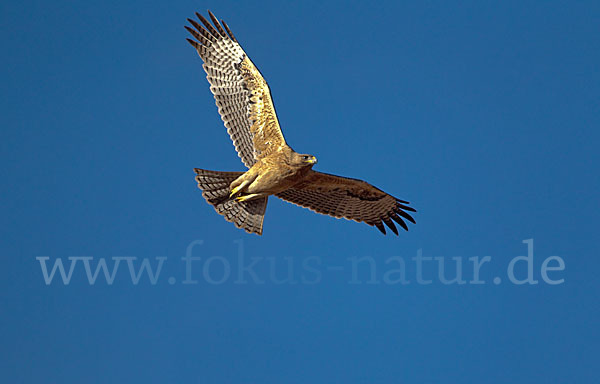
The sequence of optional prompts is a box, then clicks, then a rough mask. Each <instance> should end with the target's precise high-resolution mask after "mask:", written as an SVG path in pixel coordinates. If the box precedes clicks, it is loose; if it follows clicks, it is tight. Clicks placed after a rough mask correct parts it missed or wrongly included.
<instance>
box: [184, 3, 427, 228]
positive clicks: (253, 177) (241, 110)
mask: <svg viewBox="0 0 600 384" xmlns="http://www.w3.org/2000/svg"><path fill="white" fill-rule="evenodd" d="M208 14H209V16H210V19H211V20H212V24H211V23H210V22H209V21H208V20H206V19H205V18H204V17H203V16H202V15H200V14H198V13H196V16H197V17H198V19H199V21H200V23H202V25H200V23H198V22H197V21H196V20H193V19H188V21H189V22H190V23H191V24H192V26H193V27H194V28H191V27H188V26H186V27H185V28H186V29H187V30H188V31H189V32H190V33H191V34H192V36H193V37H194V38H195V40H192V39H187V40H188V41H189V42H190V44H192V45H193V46H194V48H196V51H197V52H198V54H199V55H200V57H201V58H202V60H203V61H204V65H203V66H202V67H203V68H204V70H205V71H206V74H207V76H206V77H207V79H208V82H209V83H210V90H211V92H212V93H213V94H214V96H215V101H216V104H217V107H218V109H219V114H220V115H221V118H222V120H223V122H224V123H225V127H227V132H228V133H229V136H230V137H231V140H232V141H233V144H234V146H235V149H236V151H237V153H238V156H239V157H240V158H241V159H242V162H243V163H244V165H246V167H248V168H249V169H248V171H246V172H218V171H208V170H204V169H199V168H196V169H195V171H196V181H197V182H198V186H199V187H200V189H202V191H203V192H202V195H203V196H204V198H205V199H206V201H207V202H208V203H209V204H211V205H212V206H213V207H214V208H215V210H216V211H217V212H218V213H219V214H221V215H223V216H224V217H225V219H226V220H227V221H231V222H233V223H234V224H235V225H236V227H238V228H243V229H244V230H246V231H247V232H249V233H256V234H259V235H260V234H262V228H263V219H264V214H265V210H266V208H267V200H268V196H270V195H275V196H277V197H279V198H281V199H283V200H285V201H289V202H290V203H293V204H296V205H299V206H302V207H306V208H309V209H311V210H312V211H314V212H318V213H322V214H325V215H329V216H333V217H336V218H342V217H343V218H345V219H349V220H354V221H357V222H365V223H366V224H369V225H371V226H375V227H377V228H378V229H379V230H380V231H381V232H382V233H384V234H385V232H386V231H385V226H384V224H385V225H387V226H388V227H389V228H390V229H391V230H392V231H393V232H394V233H395V234H396V235H397V234H398V230H397V229H396V226H395V225H394V222H396V223H398V224H399V225H400V226H401V227H402V228H404V229H405V230H408V226H407V225H406V223H405V222H404V220H408V221H410V222H412V223H414V222H415V221H414V219H413V218H412V217H411V216H410V215H409V214H408V213H407V212H406V211H411V212H415V210H414V209H413V208H411V207H409V206H408V204H409V203H408V202H407V201H403V200H399V199H396V198H395V197H393V196H391V195H389V194H387V193H385V192H383V191H381V190H380V189H378V188H376V187H374V186H372V185H371V184H369V183H367V182H364V181H362V180H357V179H351V178H346V177H341V176H335V175H329V174H326V173H321V172H316V171H314V170H312V167H313V165H314V164H315V163H316V162H317V160H316V158H315V157H314V156H312V155H303V154H299V153H297V152H295V151H294V150H293V149H292V148H290V147H289V146H288V145H287V144H286V142H285V139H284V137H283V133H282V132H281V128H280V126H279V121H278V119H277V115H276V114H275V108H274V106H273V100H272V98H271V92H270V90H269V86H268V85H267V82H266V81H265V79H264V78H263V77H262V75H261V74H260V72H259V71H258V69H257V68H256V66H254V64H253V63H252V61H251V60H250V58H248V56H247V55H246V53H245V52H244V50H243V49H242V47H241V46H240V44H239V43H238V41H237V40H236V38H235V37H234V36H233V33H231V30H230V29H229V27H228V26H227V24H225V22H224V21H221V23H219V21H218V20H217V18H216V17H215V16H214V15H213V14H212V13H211V12H210V11H208Z"/></svg>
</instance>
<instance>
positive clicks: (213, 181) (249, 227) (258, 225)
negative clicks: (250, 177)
mask: <svg viewBox="0 0 600 384" xmlns="http://www.w3.org/2000/svg"><path fill="white" fill-rule="evenodd" d="M194 171H195V172H196V181H197V182H198V188H200V189H201V190H202V196H203V197H204V199H206V201H207V202H208V203H209V204H210V205H212V206H213V207H214V208H215V210H216V211H217V213H219V214H220V215H223V217H225V220H227V221H230V222H232V223H233V224H235V226H236V227H238V228H242V229H244V230H245V231H246V232H248V233H256V234H258V235H262V228H263V220H264V217H265V211H266V209H267V200H268V197H263V198H260V199H254V200H248V201H242V202H238V201H235V200H230V199H229V193H230V190H229V185H230V184H231V182H232V181H234V180H235V179H237V178H238V177H239V176H240V175H242V174H243V173H244V172H219V171H207V170H205V169H200V168H195V169H194Z"/></svg>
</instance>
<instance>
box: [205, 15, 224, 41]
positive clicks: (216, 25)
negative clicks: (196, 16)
mask: <svg viewBox="0 0 600 384" xmlns="http://www.w3.org/2000/svg"><path fill="white" fill-rule="evenodd" d="M208 16H210V19H211V20H212V22H213V24H214V25H215V27H216V28H217V30H218V31H219V34H220V35H221V36H223V37H227V34H226V33H225V31H224V30H223V27H221V24H220V23H219V20H218V19H217V18H216V17H215V15H213V13H212V12H211V11H210V10H208Z"/></svg>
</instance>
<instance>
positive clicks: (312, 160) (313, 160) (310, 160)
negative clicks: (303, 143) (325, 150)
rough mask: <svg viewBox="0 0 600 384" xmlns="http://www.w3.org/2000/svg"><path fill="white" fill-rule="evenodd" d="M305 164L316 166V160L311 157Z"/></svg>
mask: <svg viewBox="0 0 600 384" xmlns="http://www.w3.org/2000/svg"><path fill="white" fill-rule="evenodd" d="M306 162H307V163H308V164H317V158H316V157H314V156H313V157H311V158H310V159H308V160H306Z"/></svg>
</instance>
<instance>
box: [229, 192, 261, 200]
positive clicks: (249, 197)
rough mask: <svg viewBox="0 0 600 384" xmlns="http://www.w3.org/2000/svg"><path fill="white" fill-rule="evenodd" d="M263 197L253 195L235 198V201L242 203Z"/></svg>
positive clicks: (258, 194) (259, 194)
mask: <svg viewBox="0 0 600 384" xmlns="http://www.w3.org/2000/svg"><path fill="white" fill-rule="evenodd" d="M261 196H263V195H262V194H261V193H251V194H249V195H242V196H238V197H236V198H235V201H239V202H242V201H247V200H252V199H254V198H256V197H261Z"/></svg>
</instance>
